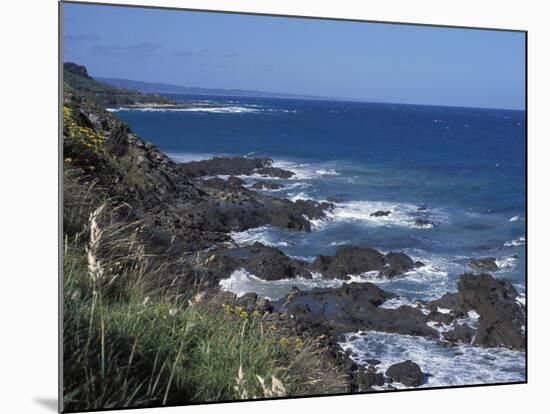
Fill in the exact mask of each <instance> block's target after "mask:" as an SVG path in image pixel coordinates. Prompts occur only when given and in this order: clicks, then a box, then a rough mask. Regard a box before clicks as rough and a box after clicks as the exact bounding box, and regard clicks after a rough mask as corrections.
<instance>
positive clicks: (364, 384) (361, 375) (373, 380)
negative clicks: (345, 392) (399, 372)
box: [352, 369, 385, 390]
mask: <svg viewBox="0 0 550 414" xmlns="http://www.w3.org/2000/svg"><path fill="white" fill-rule="evenodd" d="M384 382H385V380H384V374H382V373H381V372H376V371H375V370H372V369H367V370H363V369H362V370H359V371H357V372H356V373H355V375H354V376H353V380H352V383H353V385H355V386H357V387H358V388H359V389H362V390H365V389H369V388H371V387H372V386H373V385H376V386H382V385H384Z"/></svg>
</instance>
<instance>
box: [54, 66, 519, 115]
mask: <svg viewBox="0 0 550 414" xmlns="http://www.w3.org/2000/svg"><path fill="white" fill-rule="evenodd" d="M63 63H69V62H63ZM90 76H91V77H92V78H94V79H98V78H103V79H113V80H123V81H130V82H142V83H150V84H155V83H156V84H160V85H166V86H174V87H178V88H190V89H191V88H196V89H206V90H208V89H210V90H213V89H218V90H225V91H243V92H256V93H262V94H271V95H289V96H288V97H277V96H256V97H257V98H268V99H296V100H305V101H323V100H324V101H338V102H342V101H344V102H346V101H347V102H356V103H374V104H388V105H411V106H437V107H445V108H469V109H488V110H500V111H519V112H525V107H523V108H505V107H485V106H469V105H444V104H435V103H409V102H393V101H384V100H378V99H374V98H373V99H368V98H345V97H336V96H325V95H315V94H309V93H300V92H271V91H261V90H256V89H242V88H212V87H204V86H184V85H176V84H174V83H164V82H159V81H145V80H138V79H128V78H118V77H110V76H95V75H90ZM119 89H121V88H119ZM138 91H139V90H138ZM139 92H141V93H146V94H147V93H148V94H151V93H157V94H160V95H162V94H167V93H170V92H142V91H139ZM171 94H173V95H186V94H185V93H177V92H175V93H171ZM189 95H196V96H200V95H208V94H206V93H205V94H200V93H196V94H193V93H189ZM210 96H216V94H212V95H210ZM218 96H219V95H218ZM227 96H233V97H238V96H240V95H230V94H228V95H227ZM292 96H295V97H292ZM241 97H242V96H241ZM244 97H254V96H244Z"/></svg>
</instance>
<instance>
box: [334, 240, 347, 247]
mask: <svg viewBox="0 0 550 414" xmlns="http://www.w3.org/2000/svg"><path fill="white" fill-rule="evenodd" d="M350 243H351V241H350V240H341V241H333V242H331V243H330V245H331V246H345V245H346V244H350Z"/></svg>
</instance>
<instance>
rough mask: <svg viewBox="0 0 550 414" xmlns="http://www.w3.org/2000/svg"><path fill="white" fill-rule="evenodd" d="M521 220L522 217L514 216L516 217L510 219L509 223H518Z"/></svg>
mask: <svg viewBox="0 0 550 414" xmlns="http://www.w3.org/2000/svg"><path fill="white" fill-rule="evenodd" d="M520 219H521V217H520V216H514V217H512V218H510V220H509V221H518V220H520Z"/></svg>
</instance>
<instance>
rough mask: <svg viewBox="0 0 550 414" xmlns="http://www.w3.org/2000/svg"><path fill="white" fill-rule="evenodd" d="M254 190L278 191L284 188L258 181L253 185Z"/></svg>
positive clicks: (279, 185)
mask: <svg viewBox="0 0 550 414" xmlns="http://www.w3.org/2000/svg"><path fill="white" fill-rule="evenodd" d="M252 188H253V189H255V190H278V189H280V188H283V186H282V185H281V184H277V183H274V182H272V181H256V182H255V183H254V184H252Z"/></svg>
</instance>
